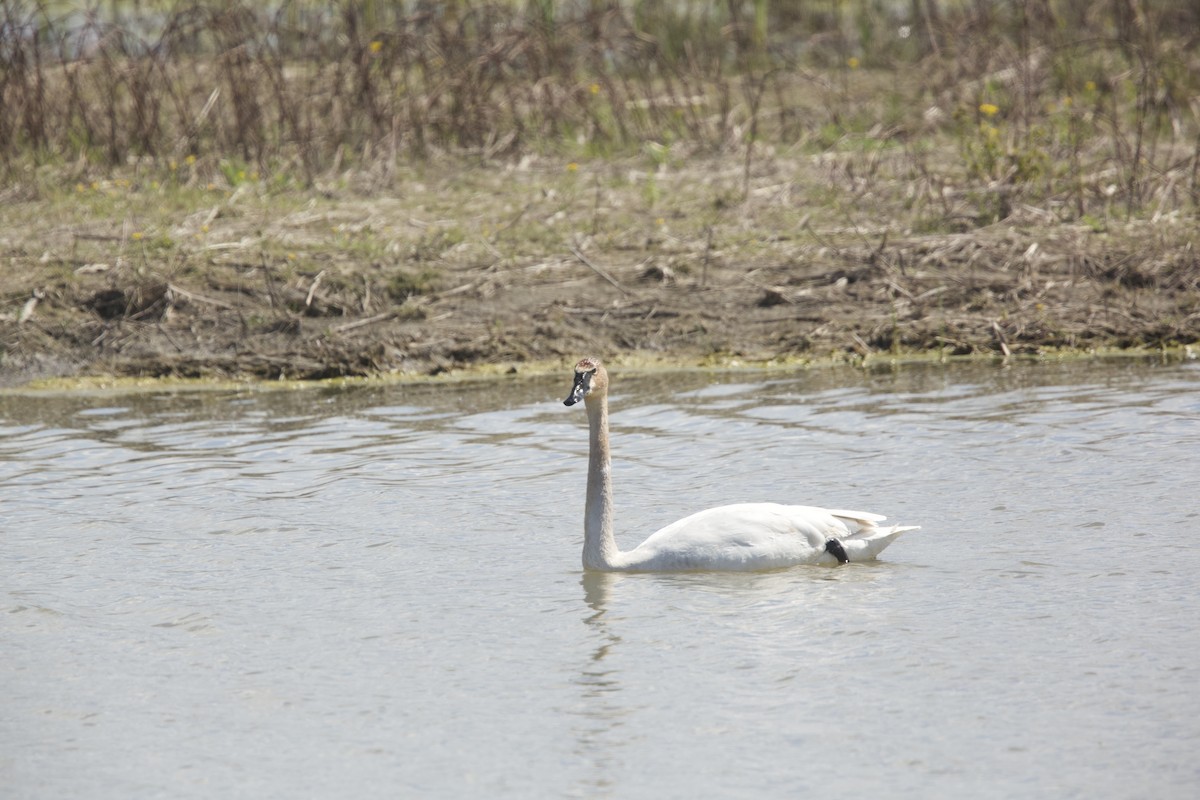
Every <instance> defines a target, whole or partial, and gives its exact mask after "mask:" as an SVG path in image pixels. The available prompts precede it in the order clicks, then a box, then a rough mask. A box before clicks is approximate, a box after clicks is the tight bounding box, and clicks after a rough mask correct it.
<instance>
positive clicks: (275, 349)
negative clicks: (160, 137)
mask: <svg viewBox="0 0 1200 800" xmlns="http://www.w3.org/2000/svg"><path fill="white" fill-rule="evenodd" d="M730 169H736V165H733V166H732V167H730ZM577 170H578V168H577V167H576V168H573V169H572V170H571V174H569V175H564V174H562V171H561V167H557V168H556V169H554V170H551V169H549V168H547V169H544V170H541V171H540V172H539V171H537V170H531V171H528V172H526V173H522V172H514V171H509V172H507V173H505V172H504V171H503V170H491V171H489V170H477V174H474V175H473V176H472V177H471V179H470V180H466V179H464V178H463V177H462V174H461V173H454V172H448V173H447V175H446V176H445V177H443V178H440V179H438V180H428V179H427V180H425V181H423V182H422V183H419V184H417V183H413V182H410V183H407V184H400V186H401V188H402V189H408V190H409V191H407V192H405V191H401V190H400V189H396V188H393V189H391V190H387V191H378V190H374V191H371V192H369V193H368V192H365V191H361V190H355V191H351V190H346V191H343V192H341V193H340V194H338V193H333V194H331V193H329V192H326V193H324V194H322V193H320V192H319V191H316V190H314V191H313V192H312V193H311V194H310V195H309V196H302V197H298V198H295V197H289V198H287V199H286V203H285V201H284V199H283V198H281V197H280V196H279V195H278V194H274V193H271V192H268V191H265V190H264V191H258V192H255V191H246V190H239V191H238V192H228V191H226V192H224V193H221V192H219V191H218V192H211V193H210V194H211V196H212V197H211V198H210V197H209V195H202V196H200V197H198V198H196V199H192V200H189V201H188V202H187V203H183V204H181V205H180V206H179V207H177V208H170V207H168V208H159V207H158V206H157V205H156V203H158V204H161V197H160V196H156V194H155V192H154V191H153V190H152V189H150V188H149V187H139V186H137V185H131V186H130V191H129V199H127V200H125V202H126V206H125V207H123V208H121V209H118V210H116V211H115V212H114V211H110V210H108V209H107V208H106V207H102V206H100V205H98V204H96V205H93V206H92V207H88V205H87V204H86V202H84V203H81V202H80V199H79V198H72V197H68V198H66V199H65V200H55V199H53V198H51V199H44V198H43V199H36V198H35V199H34V200H31V201H30V202H27V203H25V204H17V205H15V206H14V205H10V206H9V207H8V210H7V211H6V212H5V217H6V218H5V220H4V222H5V228H6V233H5V234H4V240H3V249H4V251H5V256H6V257H5V258H4V260H3V262H2V266H0V297H2V298H3V308H2V310H0V343H2V347H3V356H2V361H0V384H3V385H5V386H14V385H20V384H22V383H26V382H28V381H30V380H36V379H40V378H51V377H71V376H111V377H178V378H201V379H214V380H220V379H261V380H278V379H295V380H315V379H326V378H336V377H349V376H378V375H389V374H417V375H422V374H423V375H436V374H439V373H443V372H446V371H450V370H460V369H475V368H490V369H496V368H499V369H513V370H520V369H521V368H522V366H523V365H534V364H548V363H550V364H552V363H567V362H569V361H571V360H573V359H574V358H576V357H577V356H578V355H580V354H583V353H593V354H597V355H600V356H603V357H606V358H608V359H610V360H613V361H616V362H621V361H626V362H631V363H632V362H639V363H647V362H649V363H663V364H673V365H696V364H727V363H734V362H737V363H769V362H778V361H785V362H789V363H805V362H823V361H835V362H836V361H856V360H863V359H872V358H878V357H905V356H913V355H917V356H926V357H929V356H932V357H950V356H965V355H976V356H995V357H1005V356H1022V355H1046V354H1052V353H1060V352H1064V351H1065V352H1076V353H1088V352H1100V351H1104V352H1108V351H1122V350H1137V351H1145V350H1150V351H1157V350H1173V349H1182V348H1187V347H1190V346H1193V345H1195V344H1196V343H1197V342H1198V341H1200V260H1198V259H1200V256H1198V255H1197V251H1196V248H1195V246H1194V242H1193V239H1194V234H1193V233H1192V230H1191V228H1190V227H1189V223H1188V221H1187V220H1182V221H1180V220H1176V221H1174V222H1167V223H1163V222H1162V221H1142V222H1138V221H1133V222H1110V223H1108V224H1107V225H1106V226H1105V227H1104V229H1102V230H1097V229H1096V226H1095V225H1094V224H1093V225H1084V224H1070V223H1060V222H1058V221H1057V220H1048V219H1046V218H1045V216H1044V215H1040V214H1035V213H1028V214H1025V215H1022V213H1021V212H1020V211H1018V212H1015V213H1014V214H1012V215H1011V216H1010V217H1009V218H1007V219H1005V220H1004V221H1002V222H999V223H995V224H992V225H986V226H980V227H973V228H970V229H967V230H962V231H961V232H959V231H953V230H952V231H946V230H934V231H931V232H919V231H915V230H914V229H913V228H912V227H911V226H907V227H906V226H905V225H904V221H903V220H899V221H898V220H896V219H880V220H875V219H872V218H871V217H870V216H868V215H866V214H860V215H858V218H857V219H856V220H854V224H853V225H852V226H847V225H845V224H844V223H843V224H838V221H837V220H834V219H832V218H825V217H822V216H821V208H820V207H819V206H818V205H816V204H814V203H811V202H807V203H796V202H795V201H788V202H787V203H783V204H781V202H780V201H779V200H778V198H777V197H774V196H768V197H767V198H766V199H765V200H755V199H754V198H750V199H748V200H746V201H745V202H743V203H740V204H739V205H737V206H736V207H733V208H728V209H727V208H720V204H719V203H713V202H711V200H710V199H701V200H688V199H687V198H689V197H695V196H696V195H701V196H702V197H703V198H710V197H711V196H712V195H713V194H715V193H717V192H716V190H714V191H711V192H708V194H705V192H703V191H701V192H697V191H695V185H696V182H697V181H699V180H700V178H698V175H697V173H696V172H695V171H693V172H690V173H689V172H686V171H683V170H680V171H678V173H677V174H675V175H664V174H661V173H660V174H659V175H657V176H656V178H657V186H658V189H657V191H662V192H667V191H669V192H673V193H674V192H676V191H677V192H678V196H679V197H680V198H681V199H680V200H679V201H677V202H675V203H674V204H667V203H662V202H660V203H659V204H658V207H656V208H653V209H642V208H639V207H638V206H639V204H640V201H637V200H634V201H630V200H629V199H628V198H627V197H626V196H625V195H623V194H622V193H621V192H620V191H618V190H615V189H614V190H606V191H605V192H601V191H600V189H599V188H596V189H594V190H593V188H592V185H589V184H587V183H583V184H582V186H581V187H580V188H579V190H578V191H576V192H575V193H573V194H571V193H568V191H565V190H564V186H565V187H566V190H570V189H571V188H572V187H573V186H575V185H576V183H564V182H566V181H573V182H578V177H577V176H576V175H575V174H574V173H575V172H576V171H577ZM717 171H718V170H717V166H716V165H710V169H709V170H708V173H713V172H717ZM643 182H644V179H643ZM629 183H630V184H631V186H632V188H631V189H629V192H633V193H637V192H641V194H642V195H644V194H645V189H644V188H640V189H639V187H638V184H637V181H629ZM594 185H595V186H596V187H600V186H601V181H600V180H599V179H596V180H595V181H594ZM413 186H417V187H419V189H420V190H421V191H422V192H423V194H422V193H418V192H414V191H412V187H413ZM500 187H503V188H502V189H501V188H500ZM102 188H103V187H102ZM498 193H499V194H498ZM489 198H490V203H491V205H488V204H487V203H488V202H489ZM84 200H86V197H85V198H84ZM68 201H73V202H71V204H70V205H69V206H68V208H69V209H70V213H69V214H68V215H67V216H66V218H65V219H60V220H58V221H56V220H55V219H54V214H53V213H51V212H52V211H53V210H56V209H57V211H58V213H59V214H61V213H62V208H63V207H64V203H67V202H68ZM438 202H441V203H442V204H443V205H441V206H438V205H436V203H438ZM689 202H690V203H691V205H689V204H688V203H689ZM497 204H498V205H497ZM714 208H716V209H718V210H717V211H715V212H714V211H713V210H712V209H714ZM629 209H632V210H629ZM647 212H648V213H647Z"/></svg>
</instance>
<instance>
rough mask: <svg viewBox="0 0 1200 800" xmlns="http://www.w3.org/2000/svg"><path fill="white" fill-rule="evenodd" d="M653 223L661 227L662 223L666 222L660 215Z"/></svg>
mask: <svg viewBox="0 0 1200 800" xmlns="http://www.w3.org/2000/svg"><path fill="white" fill-rule="evenodd" d="M654 224H655V225H657V226H658V227H660V228H661V227H662V226H663V225H666V224H667V221H666V220H665V219H663V218H662V217H659V218H658V219H656V220H654Z"/></svg>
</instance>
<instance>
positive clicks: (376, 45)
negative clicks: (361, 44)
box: [368, 39, 383, 53]
mask: <svg viewBox="0 0 1200 800" xmlns="http://www.w3.org/2000/svg"><path fill="white" fill-rule="evenodd" d="M368 46H369V47H370V48H371V52H372V53H378V52H379V51H380V50H382V49H383V42H381V41H379V40H378V39H376V40H375V41H373V42H371V44H370V45H368Z"/></svg>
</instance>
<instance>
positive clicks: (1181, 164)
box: [0, 0, 1200, 223]
mask: <svg viewBox="0 0 1200 800" xmlns="http://www.w3.org/2000/svg"><path fill="white" fill-rule="evenodd" d="M1196 31H1200V11H1198V10H1197V7H1196V6H1195V4H1194V3H1192V2H1189V0H1160V1H1159V2H1148V1H1147V0H1116V1H1114V2H1111V3H1094V2H1088V1H1087V0H1026V2H1021V3H1013V4H989V3H971V4H968V3H960V2H950V1H949V0H941V1H939V0H913V2H911V3H892V4H888V3H879V2H872V1H871V0H860V1H859V2H850V3H846V2H833V1H832V0H829V2H813V3H804V4H799V3H796V4H793V3H770V2H768V0H753V1H752V2H748V1H746V0H725V2H716V1H715V0H714V2H711V3H684V2H680V3H664V2H650V0H629V1H627V2H618V1H617V0H610V1H607V2H597V1H593V2H588V3H573V4H555V3H550V2H531V3H516V2H483V1H481V0H460V2H455V3H445V4H430V5H426V4H422V3H393V4H384V3H378V2H371V1H370V0H360V1H359V2H353V1H349V0H348V1H346V2H341V3H337V4H310V3H303V2H285V3H280V4H274V5H262V4H257V3H249V2H243V1H242V0H226V1H224V2H214V1H206V0H192V2H184V3H180V4H178V5H176V6H174V7H172V8H171V9H170V10H159V9H158V8H157V6H153V7H151V6H147V7H143V6H142V5H141V4H138V3H126V4H122V3H116V2H114V3H111V4H105V5H103V6H92V7H90V8H89V9H87V10H78V9H68V10H60V4H57V3H53V2H49V0H32V1H31V0H0V104H2V107H3V113H0V169H2V170H3V171H4V174H5V176H6V178H7V180H8V182H18V181H20V180H23V176H25V175H26V172H25V169H26V168H27V167H28V166H30V165H31V164H33V165H42V164H48V163H49V164H61V165H68V166H74V167H76V168H77V169H78V170H80V171H93V172H94V171H98V170H105V169H112V168H114V167H125V166H127V165H131V164H134V165H139V166H145V167H146V168H153V169H157V170H159V171H169V172H172V173H182V172H183V171H184V170H183V165H185V164H187V165H188V167H189V169H188V172H189V173H194V172H196V171H197V170H207V172H208V173H209V174H210V175H216V176H218V177H220V173H221V172H222V171H224V172H225V178H226V179H227V180H229V181H230V182H236V180H237V176H238V175H240V174H244V173H245V172H247V171H249V172H253V173H257V174H259V175H262V176H274V177H281V178H283V179H286V180H292V179H293V178H294V179H296V180H298V181H301V182H303V183H304V184H306V185H307V184H311V183H312V182H313V180H314V179H315V178H316V177H317V176H318V175H319V174H320V173H321V172H322V171H324V170H330V169H335V168H343V167H346V166H349V165H356V166H360V167H363V168H366V169H378V170H380V171H381V172H382V173H383V174H385V175H386V174H387V172H388V170H389V169H390V168H391V167H392V166H394V165H395V164H397V163H398V162H399V161H402V160H405V159H415V160H421V159H429V158H434V157H437V156H440V155H442V154H446V153H451V154H455V155H463V154H465V155H467V156H469V157H478V158H483V159H492V158H508V157H514V156H519V155H522V154H525V153H530V152H534V153H545V152H552V153H561V154H565V155H567V156H569V157H572V158H586V157H603V156H606V155H609V154H613V153H625V152H631V151H637V150H639V149H641V148H643V147H644V146H645V145H646V144H647V143H653V144H654V145H655V146H657V147H668V148H676V149H677V150H679V151H681V152H685V153H696V152H703V153H713V152H728V153H731V154H735V155H738V156H739V157H741V158H742V159H743V160H744V165H745V180H744V181H743V184H744V189H743V191H747V190H748V186H749V177H750V173H751V169H752V167H753V165H754V164H755V159H756V154H755V149H756V148H757V147H758V146H760V145H769V146H775V147H788V148H802V149H805V150H808V151H812V152H818V153H819V152H825V151H836V152H849V153H851V154H852V155H853V154H854V153H855V152H856V149H857V151H858V152H859V153H860V154H861V161H860V162H859V163H856V164H854V166H855V168H856V169H857V170H858V173H859V175H860V176H861V175H863V174H866V175H869V174H870V171H871V169H872V160H871V152H872V151H877V150H878V149H880V148H905V149H908V150H909V151H911V153H912V154H913V164H914V166H913V174H914V175H920V174H924V173H927V172H929V171H930V170H932V171H935V172H938V173H939V174H944V175H949V176H950V177H949V178H945V179H944V180H950V181H953V182H955V183H956V186H955V191H959V192H975V193H977V194H978V195H979V197H978V202H977V205H978V206H979V208H980V209H981V210H980V212H979V213H978V214H976V215H975V216H976V218H977V221H978V222H984V223H986V222H988V221H993V220H995V219H1000V218H1004V217H1006V216H1007V215H1008V213H1009V212H1011V210H1012V208H1013V207H1014V205H1016V204H1020V203H1028V202H1037V203H1039V204H1042V205H1047V206H1048V207H1051V208H1053V209H1054V210H1055V213H1059V214H1066V215H1070V216H1072V217H1074V218H1077V219H1086V218H1089V217H1091V218H1095V219H1101V218H1103V217H1104V216H1106V215H1107V214H1109V213H1111V211H1112V210H1113V209H1114V208H1119V209H1120V210H1123V211H1124V212H1125V213H1126V214H1133V213H1137V212H1141V211H1142V210H1145V209H1150V210H1152V211H1154V212H1162V211H1163V210H1164V209H1165V210H1174V209H1185V208H1186V209H1190V211H1191V212H1194V211H1195V209H1196V208H1197V207H1200V184H1198V181H1200V124H1198V118H1200V55H1198V54H1197V47H1196V44H1197V38H1198V36H1200V34H1197V33H1196ZM231 165H232V166H231ZM239 165H241V166H239ZM78 179H79V176H78V175H77V174H76V175H71V176H68V180H72V181H74V180H78ZM927 201H928V202H933V203H937V202H944V199H943V198H941V197H935V196H934V194H932V193H931V194H930V196H929V197H928V198H927Z"/></svg>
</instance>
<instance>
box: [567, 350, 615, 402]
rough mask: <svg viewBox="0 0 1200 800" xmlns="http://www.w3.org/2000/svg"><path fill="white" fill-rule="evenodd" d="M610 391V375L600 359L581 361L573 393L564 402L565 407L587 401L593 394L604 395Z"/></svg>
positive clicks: (576, 371)
mask: <svg viewBox="0 0 1200 800" xmlns="http://www.w3.org/2000/svg"><path fill="white" fill-rule="evenodd" d="M606 391H608V373H607V372H605V371H604V365H603V364H601V363H600V359H598V358H593V357H591V356H589V357H587V358H581V359H579V363H578V364H576V365H575V384H574V385H573V386H572V387H571V393H570V394H569V395H567V399H566V400H563V405H564V406H573V405H575V404H576V403H578V402H579V401H580V400H586V399H587V397H588V395H590V394H592V393H598V394H604V392H606Z"/></svg>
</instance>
